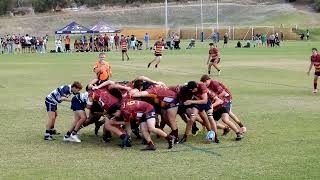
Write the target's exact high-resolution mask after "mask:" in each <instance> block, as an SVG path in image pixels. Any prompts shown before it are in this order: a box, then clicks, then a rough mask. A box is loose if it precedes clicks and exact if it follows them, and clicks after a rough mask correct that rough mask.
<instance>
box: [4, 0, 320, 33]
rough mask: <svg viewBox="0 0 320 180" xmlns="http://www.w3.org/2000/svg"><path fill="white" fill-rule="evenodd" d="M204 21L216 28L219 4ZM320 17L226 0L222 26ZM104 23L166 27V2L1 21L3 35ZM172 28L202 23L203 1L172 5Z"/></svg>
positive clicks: (258, 1) (279, 4)
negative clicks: (201, 9) (68, 25)
mask: <svg viewBox="0 0 320 180" xmlns="http://www.w3.org/2000/svg"><path fill="white" fill-rule="evenodd" d="M219 2H220V1H219ZM203 17H204V22H205V23H208V24H207V25H206V26H208V27H210V26H212V23H215V22H216V1H206V0H204V6H203ZM319 19H320V18H319V15H318V14H316V13H313V12H312V11H309V10H308V9H299V8H297V7H296V6H294V5H292V4H289V3H286V1H279V0H265V1H262V0H233V1H231V0H222V3H220V5H219V23H220V25H221V26H223V25H225V26H247V25H275V26H280V24H282V26H286V27H292V26H294V25H295V24H298V25H299V26H300V25H303V26H317V25H319V24H320V23H319V21H320V20H319ZM100 20H104V21H106V22H110V23H111V24H113V25H115V26H118V27H163V25H164V21H165V16H164V5H163V3H153V4H142V3H141V4H138V5H137V4H136V5H132V4H130V5H127V6H123V7H122V6H99V8H98V9H97V8H85V7H83V8H81V9H76V8H73V9H72V8H69V9H63V10H62V11H61V12H59V13H41V14H36V15H33V16H17V17H3V18H0V34H3V33H10V32H15V33H23V34H24V33H31V34H34V33H35V32H37V33H38V34H46V33H49V34H52V33H53V32H54V31H55V30H57V29H58V28H61V27H63V26H64V25H66V24H67V23H70V22H71V21H76V22H78V23H80V24H83V25H85V26H92V25H94V24H95V23H97V22H98V21H100ZM168 21H169V26H170V27H185V26H188V27H195V26H201V24H200V6H199V1H195V2H194V1H192V2H184V3H180V2H179V3H170V4H169V8H168ZM210 23H211V25H210Z"/></svg>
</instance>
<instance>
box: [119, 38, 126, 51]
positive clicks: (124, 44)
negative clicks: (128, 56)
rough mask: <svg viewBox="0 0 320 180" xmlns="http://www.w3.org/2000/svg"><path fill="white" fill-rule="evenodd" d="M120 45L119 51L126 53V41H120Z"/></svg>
mask: <svg viewBox="0 0 320 180" xmlns="http://www.w3.org/2000/svg"><path fill="white" fill-rule="evenodd" d="M120 44H121V49H122V50H123V51H126V50H127V48H128V42H127V41H126V40H121V42H120Z"/></svg>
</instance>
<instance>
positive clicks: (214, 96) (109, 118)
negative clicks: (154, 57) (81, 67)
mask: <svg viewBox="0 0 320 180" xmlns="http://www.w3.org/2000/svg"><path fill="white" fill-rule="evenodd" d="M105 58H106V55H105V54H104V53H100V54H99V60H98V61H97V62H96V64H95V66H94V69H93V71H94V73H95V74H96V75H97V78H96V79H94V80H92V81H91V82H90V83H89V85H87V87H86V91H85V92H83V93H82V92H80V91H81V90H82V89H83V87H82V85H81V83H79V82H74V83H73V84H71V85H65V86H61V87H58V88H57V89H55V90H53V91H52V92H51V93H50V94H49V95H48V96H47V97H46V98H45V104H46V108H47V112H48V117H49V119H48V124H47V127H46V131H45V134H44V139H45V140H48V141H50V140H54V139H55V138H54V136H55V135H57V134H59V133H58V132H57V131H56V130H55V121H56V118H57V105H58V104H59V103H61V102H63V101H69V102H71V109H72V110H73V111H74V121H73V123H72V125H71V127H70V129H69V130H68V131H67V133H66V134H65V135H64V138H63V141H66V142H81V140H80V138H79V135H78V132H79V131H80V130H81V129H82V128H85V127H87V126H89V125H90V124H94V125H95V134H96V135H97V134H98V132H99V129H101V127H102V129H103V136H102V137H103V140H104V142H110V141H111V140H112V138H115V137H119V138H120V139H121V145H120V146H121V147H123V148H125V147H131V146H132V137H134V136H135V137H136V138H142V139H143V142H144V143H145V144H146V145H147V146H146V147H145V148H144V149H143V150H151V151H152V150H156V146H155V144H154V141H153V140H152V137H151V134H156V135H157V137H161V138H163V139H164V140H165V141H167V143H168V148H169V149H171V148H172V147H173V146H174V144H178V143H184V142H187V141H188V140H189V138H190V136H191V135H192V134H193V135H196V134H197V133H198V132H199V128H198V127H197V124H196V122H198V123H200V124H201V125H202V126H203V127H204V128H205V129H206V130H207V132H208V133H207V135H206V139H207V141H209V142H213V143H219V142H220V141H219V137H220V134H218V129H222V130H223V133H222V134H221V135H226V134H228V133H229V131H230V130H232V131H233V132H234V134H235V140H237V141H238V140H241V139H242V138H243V134H244V133H245V132H246V127H245V126H244V124H243V123H242V122H241V121H240V120H239V118H238V117H237V116H236V115H235V114H234V113H233V112H232V110H231V107H232V94H231V92H230V90H229V89H228V88H227V87H226V86H225V85H224V84H222V83H221V82H219V81H216V80H213V79H211V78H210V77H209V76H208V75H203V76H202V77H200V79H199V82H196V81H189V82H188V83H186V84H183V85H176V86H167V85H166V84H165V83H163V82H158V81H154V80H152V79H150V78H148V77H145V76H140V77H137V78H135V79H133V80H123V81H117V82H116V81H112V80H110V79H111V76H112V72H111V68H110V65H109V64H108V63H107V62H106V61H105ZM72 94H73V95H74V96H73V98H72V99H71V100H70V99H69V98H68V97H69V96H70V95H72ZM86 109H88V110H87V111H86ZM87 112H89V113H87ZM178 115H179V116H180V117H181V119H182V120H183V121H184V122H185V124H186V127H185V129H182V130H184V133H183V136H181V137H179V131H180V132H181V131H182V130H181V128H179V127H178V125H177V116H178ZM231 119H232V120H233V121H231ZM220 120H221V122H220ZM165 126H168V127H169V128H170V129H171V132H170V133H167V132H165V131H164V128H165ZM140 133H141V134H140ZM141 135H142V136H141Z"/></svg>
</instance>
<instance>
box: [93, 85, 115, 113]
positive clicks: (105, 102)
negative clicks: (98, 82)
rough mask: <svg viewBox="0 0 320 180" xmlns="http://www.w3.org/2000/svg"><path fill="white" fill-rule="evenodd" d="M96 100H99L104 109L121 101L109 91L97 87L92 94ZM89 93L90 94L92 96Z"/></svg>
mask: <svg viewBox="0 0 320 180" xmlns="http://www.w3.org/2000/svg"><path fill="white" fill-rule="evenodd" d="M90 95H91V96H92V98H93V100H95V101H99V102H100V103H101V106H102V107H103V109H104V110H108V109H109V108H110V107H111V106H112V105H114V104H115V103H117V102H119V100H118V99H117V98H115V97H114V96H112V95H111V94H110V93H109V91H106V90H100V89H97V90H95V91H93V92H92V94H90ZM90 95H89V96H90Z"/></svg>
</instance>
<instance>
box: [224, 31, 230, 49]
mask: <svg viewBox="0 0 320 180" xmlns="http://www.w3.org/2000/svg"><path fill="white" fill-rule="evenodd" d="M228 41H229V35H228V33H225V34H224V36H223V47H224V48H226V47H227V45H228Z"/></svg>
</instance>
